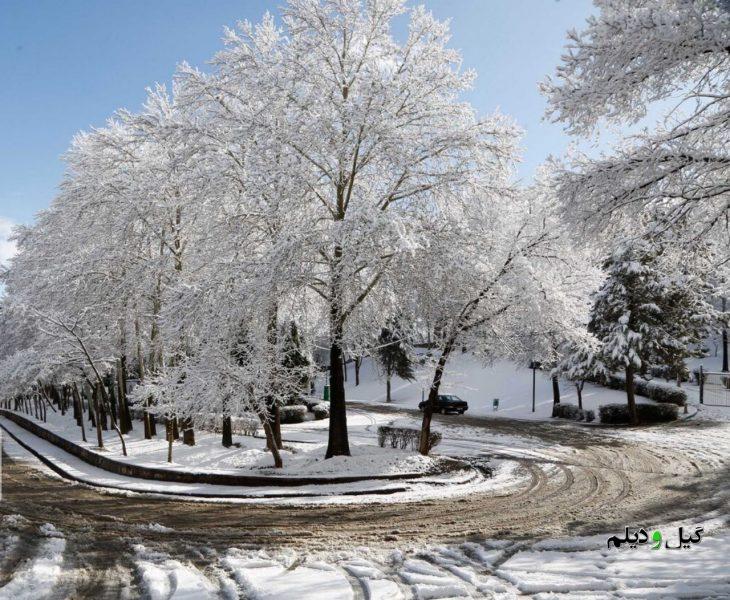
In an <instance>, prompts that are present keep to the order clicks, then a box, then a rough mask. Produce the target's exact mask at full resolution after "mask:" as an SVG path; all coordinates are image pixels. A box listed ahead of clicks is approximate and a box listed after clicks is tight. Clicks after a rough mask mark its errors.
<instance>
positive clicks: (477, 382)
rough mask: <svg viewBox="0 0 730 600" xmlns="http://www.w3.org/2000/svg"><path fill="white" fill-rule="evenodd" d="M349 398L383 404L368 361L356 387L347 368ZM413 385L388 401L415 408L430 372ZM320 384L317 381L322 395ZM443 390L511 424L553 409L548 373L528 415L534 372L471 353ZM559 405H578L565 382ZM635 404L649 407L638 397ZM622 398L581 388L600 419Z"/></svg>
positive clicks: (381, 387) (398, 388) (396, 386)
mask: <svg viewBox="0 0 730 600" xmlns="http://www.w3.org/2000/svg"><path fill="white" fill-rule="evenodd" d="M347 370H348V380H347V383H346V394H347V399H348V400H350V401H357V402H365V403H378V404H380V403H385V401H386V396H385V379H384V377H383V375H382V374H381V373H379V371H378V368H377V364H376V363H374V361H373V360H372V359H371V358H369V357H368V358H365V359H363V363H362V366H361V367H360V385H359V386H356V385H355V367H354V365H353V364H352V363H350V364H348V365H347ZM415 371H416V379H415V381H404V380H402V379H399V378H397V377H396V378H395V379H394V380H393V382H392V391H391V398H392V404H393V405H394V406H400V407H406V408H417V407H418V403H419V402H420V401H421V399H422V398H423V397H424V396H425V395H427V393H428V388H429V386H430V384H431V378H432V377H433V368H432V367H430V366H429V365H428V363H427V364H426V365H423V366H421V365H418V367H417V368H416V369H415ZM323 384H324V381H323V380H320V381H318V382H317V392H318V393H321V390H322V386H323ZM441 391H442V393H445V394H456V395H457V396H459V397H460V398H462V399H463V400H466V401H467V402H468V403H469V411H468V412H467V414H469V415H476V416H487V417H508V418H513V419H531V420H532V419H539V420H544V419H550V418H551V414H552V408H553V391H552V382H551V380H550V378H549V377H548V375H547V373H545V372H543V371H536V373H535V412H534V413H533V412H532V371H531V370H530V369H528V368H526V367H522V366H519V365H516V364H515V363H513V362H511V361H508V360H497V361H495V362H493V363H492V364H490V365H484V364H483V363H482V362H480V361H479V360H477V359H476V358H474V356H472V355H471V354H456V355H454V356H453V357H452V358H451V359H450V360H449V365H448V368H447V370H446V373H445V376H444V379H443V381H442V384H441ZM560 397H561V402H566V403H569V404H577V403H578V396H577V393H576V389H575V386H574V385H573V384H572V383H571V382H569V381H563V380H561V382H560ZM494 398H499V410H497V411H495V410H494V409H493V399H494ZM637 401H638V402H650V400H647V399H645V398H641V397H638V398H637ZM625 402H626V394H625V393H624V392H622V391H620V390H612V389H608V388H604V387H601V386H597V385H593V384H590V383H586V384H585V387H584V389H583V408H585V409H587V410H593V411H595V412H596V418H597V417H598V407H599V406H600V405H602V404H612V403H621V404H623V403H625Z"/></svg>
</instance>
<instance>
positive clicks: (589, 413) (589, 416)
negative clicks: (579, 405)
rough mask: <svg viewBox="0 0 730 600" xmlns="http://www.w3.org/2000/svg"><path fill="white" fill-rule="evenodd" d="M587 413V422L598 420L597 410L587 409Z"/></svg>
mask: <svg viewBox="0 0 730 600" xmlns="http://www.w3.org/2000/svg"><path fill="white" fill-rule="evenodd" d="M585 413H586V422H588V423H592V422H593V421H595V420H596V413H595V411H592V410H587V411H585Z"/></svg>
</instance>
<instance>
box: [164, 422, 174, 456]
mask: <svg viewBox="0 0 730 600" xmlns="http://www.w3.org/2000/svg"><path fill="white" fill-rule="evenodd" d="M172 422H173V419H172V418H170V417H167V419H166V420H165V433H166V434H167V462H169V463H171V462H172V440H173V439H174V436H173V435H172V429H173V424H172Z"/></svg>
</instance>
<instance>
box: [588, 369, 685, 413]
mask: <svg viewBox="0 0 730 600" xmlns="http://www.w3.org/2000/svg"><path fill="white" fill-rule="evenodd" d="M600 383H601V384H602V385H605V386H606V387H609V388H611V389H614V390H623V389H625V388H626V380H625V379H624V378H623V377H622V376H620V375H607V376H605V377H604V378H603V381H601V382H600ZM634 392H635V393H636V394H637V395H638V396H644V397H645V398H649V399H650V400H655V401H656V402H666V403H669V404H676V405H677V406H684V405H685V404H686V403H687V392H685V391H684V390H683V389H682V388H678V387H676V386H675V385H673V384H669V383H664V382H661V381H646V380H645V379H641V378H639V377H637V378H636V379H634Z"/></svg>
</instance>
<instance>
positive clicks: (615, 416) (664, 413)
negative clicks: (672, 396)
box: [598, 404, 679, 424]
mask: <svg viewBox="0 0 730 600" xmlns="http://www.w3.org/2000/svg"><path fill="white" fill-rule="evenodd" d="M636 412H637V414H638V417H639V422H640V423H666V422H668V421H676V420H677V418H678V413H679V408H678V407H677V406H676V405H675V404H637V405H636ZM598 413H599V415H600V418H601V423H609V424H619V423H629V422H630V421H631V419H630V418H629V407H628V405H627V404H604V405H603V406H601V407H600V408H599V409H598Z"/></svg>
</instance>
